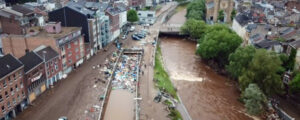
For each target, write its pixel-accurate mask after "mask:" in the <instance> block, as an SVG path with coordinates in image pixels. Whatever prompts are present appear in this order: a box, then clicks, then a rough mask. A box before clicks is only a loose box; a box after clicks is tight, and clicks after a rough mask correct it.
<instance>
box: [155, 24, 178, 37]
mask: <svg viewBox="0 0 300 120" xmlns="http://www.w3.org/2000/svg"><path fill="white" fill-rule="evenodd" d="M182 25H183V24H168V23H164V24H162V26H160V29H159V33H160V34H164V35H183V34H180V27H181V26H182Z"/></svg>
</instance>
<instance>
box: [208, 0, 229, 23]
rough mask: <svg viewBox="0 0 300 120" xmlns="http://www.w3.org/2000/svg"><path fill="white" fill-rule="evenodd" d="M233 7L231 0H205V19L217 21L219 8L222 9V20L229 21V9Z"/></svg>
mask: <svg viewBox="0 0 300 120" xmlns="http://www.w3.org/2000/svg"><path fill="white" fill-rule="evenodd" d="M233 7H234V1H233V0H206V21H207V22H217V21H218V14H219V11H220V10H223V11H224V20H223V21H224V22H231V11H232V10H233Z"/></svg>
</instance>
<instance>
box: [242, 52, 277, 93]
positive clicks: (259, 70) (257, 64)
mask: <svg viewBox="0 0 300 120" xmlns="http://www.w3.org/2000/svg"><path fill="white" fill-rule="evenodd" d="M280 69H281V61H280V59H279V57H278V56H277V54H276V53H274V52H268V51H267V50H265V49H258V50H256V52H255V54H254V56H253V58H252V60H251V62H250V64H249V67H248V69H247V70H244V71H243V72H242V75H241V76H240V77H239V84H240V88H241V89H242V91H243V90H245V88H246V87H247V86H248V85H249V84H251V83H256V84H257V85H259V87H260V88H261V89H262V90H263V91H264V93H266V94H267V95H272V94H273V93H276V92H277V93H279V92H281V90H282V87H283V84H282V81H281V78H280V75H278V71H279V70H280Z"/></svg>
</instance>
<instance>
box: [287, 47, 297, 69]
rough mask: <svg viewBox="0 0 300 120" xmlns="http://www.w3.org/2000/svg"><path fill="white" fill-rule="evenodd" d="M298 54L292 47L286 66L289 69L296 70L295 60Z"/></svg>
mask: <svg viewBox="0 0 300 120" xmlns="http://www.w3.org/2000/svg"><path fill="white" fill-rule="evenodd" d="M296 54H297V50H296V49H292V50H291V54H290V56H289V60H288V61H287V63H286V66H287V69H288V70H294V67H295V62H296Z"/></svg>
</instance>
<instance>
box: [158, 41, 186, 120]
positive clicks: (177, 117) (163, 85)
mask: <svg viewBox="0 0 300 120" xmlns="http://www.w3.org/2000/svg"><path fill="white" fill-rule="evenodd" d="M156 49H157V50H156V53H155V66H154V80H155V81H156V85H155V86H156V87H157V88H158V89H159V90H160V91H163V92H167V93H168V94H170V95H171V96H172V97H173V98H175V99H176V100H177V101H179V99H178V96H177V93H176V90H175V88H174V86H173V84H172V82H171V80H170V77H169V75H168V73H167V72H166V70H165V69H164V66H163V62H162V54H161V49H160V46H159V45H157V48H156ZM164 103H165V104H166V105H167V106H171V105H172V104H171V102H170V101H168V100H165V101H164ZM169 110H170V114H169V116H170V117H171V118H172V120H182V116H181V114H180V113H179V112H178V111H177V110H176V109H174V108H173V109H169Z"/></svg>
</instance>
